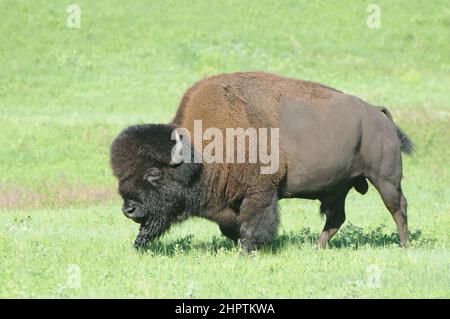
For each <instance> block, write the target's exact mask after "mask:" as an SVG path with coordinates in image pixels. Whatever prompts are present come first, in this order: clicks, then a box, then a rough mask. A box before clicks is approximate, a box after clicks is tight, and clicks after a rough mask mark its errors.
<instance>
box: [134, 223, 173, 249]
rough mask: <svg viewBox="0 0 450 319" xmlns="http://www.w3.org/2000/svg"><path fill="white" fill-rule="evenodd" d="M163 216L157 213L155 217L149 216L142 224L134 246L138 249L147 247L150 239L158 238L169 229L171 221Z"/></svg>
mask: <svg viewBox="0 0 450 319" xmlns="http://www.w3.org/2000/svg"><path fill="white" fill-rule="evenodd" d="M162 217H163V216H159V217H158V216H156V215H155V216H154V217H153V218H152V217H151V218H147V220H146V221H145V222H143V223H142V224H141V226H140V227H139V234H138V235H137V237H136V240H135V241H134V247H136V248H138V249H139V248H143V247H145V246H146V245H147V244H148V243H149V242H150V241H152V240H155V239H157V238H158V237H160V236H161V235H162V234H164V232H165V231H166V230H168V229H169V227H170V223H169V222H168V221H167V220H165V218H162Z"/></svg>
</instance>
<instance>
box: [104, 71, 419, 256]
mask: <svg viewBox="0 0 450 319" xmlns="http://www.w3.org/2000/svg"><path fill="white" fill-rule="evenodd" d="M199 120H201V121H202V126H203V128H204V129H206V128H216V129H218V130H221V131H225V130H226V129H228V128H244V129H248V128H257V129H260V128H272V129H273V128H278V129H279V140H278V141H279V144H278V145H275V146H277V147H279V153H278V157H279V159H278V163H279V164H278V167H277V170H276V171H275V172H273V173H271V174H263V173H261V172H262V171H261V168H262V166H264V165H263V163H262V161H261V160H259V159H258V160H257V161H256V162H244V163H236V162H229V161H225V162H208V163H206V162H199V161H195V160H189V159H190V158H189V157H188V158H187V159H188V160H186V156H183V157H182V160H181V161H180V156H181V155H180V154H181V153H178V160H174V157H175V158H177V156H175V155H176V153H177V152H179V151H180V149H181V145H183V148H182V152H185V150H186V145H187V147H188V148H187V149H189V148H190V149H191V150H192V154H191V155H189V156H192V157H194V155H195V154H196V152H197V153H198V148H199V145H197V144H195V143H194V142H193V141H192V140H190V139H189V138H187V137H185V136H183V138H182V139H181V137H180V134H179V133H177V132H178V131H177V130H178V129H180V128H184V129H185V130H186V131H187V132H189V133H191V134H192V135H193V134H194V130H195V127H194V126H195V121H199ZM174 132H176V134H174ZM192 135H191V136H192ZM174 136H175V138H174ZM204 143H205V141H201V144H200V147H202V145H203V144H204ZM268 144H269V143H268ZM266 146H267V145H266ZM268 147H269V148H270V145H269V146H268ZM272 148H273V145H272ZM174 150H175V151H174ZM216 151H217V150H216ZM401 152H404V153H407V154H411V153H412V152H413V143H412V142H411V140H410V139H409V138H408V136H407V135H406V134H405V133H404V132H403V131H401V130H400V128H399V127H398V126H396V125H395V124H394V122H393V119H392V116H391V114H390V112H389V111H388V110H387V109H386V108H385V107H378V106H373V105H370V104H369V103H367V102H365V101H363V100H361V99H359V98H357V97H355V96H352V95H349V94H345V93H343V92H342V91H339V90H336V89H333V88H330V87H327V86H325V85H321V84H318V83H314V82H309V81H302V80H297V79H292V78H287V77H282V76H278V75H274V74H270V73H265V72H242V73H232V74H220V75H217V76H213V77H210V78H207V79H204V80H201V81H199V82H197V83H196V84H195V85H193V86H192V87H191V88H189V89H188V90H187V91H186V93H185V94H184V96H183V98H182V99H181V102H180V105H179V107H178V111H177V113H176V116H175V118H174V119H173V120H172V122H171V123H169V124H141V125H135V126H131V127H128V128H126V129H125V130H124V131H122V132H121V133H120V135H119V136H118V137H117V138H116V139H115V140H114V142H113V143H112V145H111V166H112V169H113V173H114V175H115V176H116V177H117V178H118V181H119V193H120V195H121V197H122V198H123V207H122V211H123V213H124V214H125V215H126V216H127V217H128V218H131V219H132V220H134V221H135V222H137V223H139V224H140V229H139V234H138V236H137V238H136V241H135V247H137V248H141V247H144V246H146V245H147V244H148V243H149V242H150V241H152V240H154V239H155V238H158V237H159V236H161V235H162V234H163V233H164V232H165V231H166V230H167V229H169V227H170V226H171V225H172V224H174V223H177V222H180V221H183V220H185V219H186V218H188V217H191V216H198V217H203V218H206V219H209V220H211V221H214V222H216V223H217V224H218V225H219V227H220V230H221V232H222V233H223V235H225V236H226V237H228V238H230V239H232V240H233V241H235V242H237V241H239V242H240V243H241V245H242V248H243V251H245V252H248V251H251V250H253V249H255V248H258V247H259V246H261V245H264V244H267V243H270V242H271V240H272V239H273V238H274V236H275V235H276V233H277V228H278V224H279V209H278V200H280V199H283V198H305V199H317V200H319V201H320V202H321V205H320V211H321V213H322V214H324V215H325V216H326V222H325V226H324V228H323V231H322V233H321V234H320V236H319V239H318V245H319V247H321V248H324V247H326V245H327V242H328V241H329V240H330V239H331V238H332V237H333V235H334V234H336V232H337V231H338V230H339V228H340V227H341V225H342V224H343V223H344V221H345V199H346V196H347V194H348V192H349V191H350V190H351V189H352V188H355V189H356V191H358V192H359V193H361V194H365V193H366V192H367V190H368V183H367V180H369V181H370V182H371V184H372V185H373V186H374V187H375V188H376V189H377V191H378V192H379V194H380V196H381V198H382V199H383V201H384V204H385V206H386V207H387V209H388V210H389V212H390V213H391V214H392V217H393V219H394V221H395V223H396V224H397V228H398V231H399V234H400V241H401V245H402V246H407V245H408V227H407V202H406V198H405V196H404V194H403V192H402V187H401V179H402V155H401ZM174 154H175V155H174ZM250 155H251V154H250V151H249V150H248V149H246V153H245V158H246V159H248V158H249V156H250Z"/></svg>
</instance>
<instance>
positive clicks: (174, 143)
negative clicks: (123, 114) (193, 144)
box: [111, 124, 201, 248]
mask: <svg viewBox="0 0 450 319" xmlns="http://www.w3.org/2000/svg"><path fill="white" fill-rule="evenodd" d="M174 130H175V127H173V126H169V125H154V124H145V125H135V126H131V127H128V128H127V129H125V130H124V131H123V132H122V133H120V134H119V136H118V137H117V138H116V139H115V140H114V142H113V143H112V145H111V166H112V169H113V172H114V175H115V176H116V177H117V178H118V180H119V194H120V195H121V196H122V198H123V207H122V212H123V213H124V214H125V216H127V217H128V218H130V219H132V220H134V221H135V222H137V223H139V224H140V225H141V226H140V229H139V234H138V236H137V238H136V241H135V246H136V247H137V248H141V247H143V246H145V245H146V244H148V243H149V242H150V241H151V240H153V239H155V238H157V237H159V236H161V235H162V234H163V233H164V232H165V231H166V230H167V229H168V228H169V227H170V225H171V224H172V223H173V222H175V221H177V220H180V216H182V215H183V213H184V211H185V209H186V198H187V194H188V193H189V189H190V186H191V185H192V183H193V182H194V181H195V179H196V177H197V176H198V175H199V171H200V167H201V166H200V164H196V163H192V162H190V163H185V162H183V160H182V156H180V154H179V152H180V151H181V149H182V147H181V145H182V143H181V140H180V137H179V135H178V134H177V133H176V132H174ZM173 133H175V134H173ZM174 136H175V138H174V139H173V137H174ZM174 150H175V153H174ZM177 152H178V154H177ZM174 154H175V155H177V156H174ZM174 159H175V160H174Z"/></svg>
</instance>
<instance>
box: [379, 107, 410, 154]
mask: <svg viewBox="0 0 450 319" xmlns="http://www.w3.org/2000/svg"><path fill="white" fill-rule="evenodd" d="M380 109H381V112H383V113H384V115H386V117H387V118H388V119H389V120H391V122H392V123H394V120H393V119H392V115H391V112H389V110H388V109H387V108H385V107H383V106H382V107H380ZM394 125H395V129H396V130H397V136H398V138H399V139H400V145H401V146H400V149H401V151H402V152H403V153H406V154H408V155H412V153H414V143H413V141H412V140H411V139H410V138H409V136H408V135H406V133H405V132H403V131H402V130H401V129H400V128H399V127H398V126H397V125H396V124H395V123H394Z"/></svg>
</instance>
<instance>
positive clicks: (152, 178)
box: [144, 167, 162, 186]
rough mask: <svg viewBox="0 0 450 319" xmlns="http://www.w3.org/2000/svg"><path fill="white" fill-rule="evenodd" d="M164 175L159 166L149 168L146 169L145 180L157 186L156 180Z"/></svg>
mask: <svg viewBox="0 0 450 319" xmlns="http://www.w3.org/2000/svg"><path fill="white" fill-rule="evenodd" d="M161 177H162V171H161V170H160V169H159V168H157V167H152V168H149V169H147V170H146V171H145V174H144V180H145V181H147V182H149V183H150V184H152V185H153V186H156V182H157V181H158V180H160V179H161Z"/></svg>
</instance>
